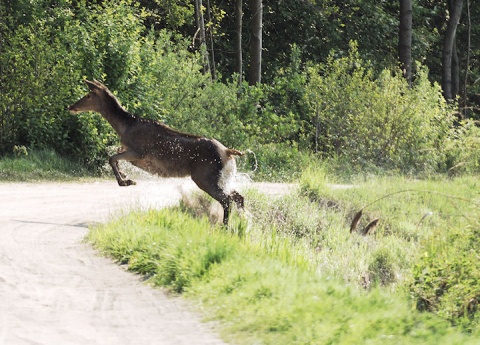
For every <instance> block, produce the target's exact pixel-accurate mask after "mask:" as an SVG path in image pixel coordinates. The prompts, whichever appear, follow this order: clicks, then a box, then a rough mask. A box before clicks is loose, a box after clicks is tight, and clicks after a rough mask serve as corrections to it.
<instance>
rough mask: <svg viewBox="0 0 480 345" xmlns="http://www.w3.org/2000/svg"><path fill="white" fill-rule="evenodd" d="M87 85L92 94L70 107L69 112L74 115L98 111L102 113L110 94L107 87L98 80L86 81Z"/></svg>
mask: <svg viewBox="0 0 480 345" xmlns="http://www.w3.org/2000/svg"><path fill="white" fill-rule="evenodd" d="M85 84H87V86H88V88H89V89H90V92H89V93H87V94H86V95H85V96H84V97H83V98H81V99H80V100H78V101H77V102H76V103H74V104H72V105H71V106H69V107H68V110H69V111H70V112H71V113H73V114H77V113H81V112H84V111H96V112H99V113H100V112H101V111H102V109H103V107H104V106H105V99H106V97H108V93H109V91H108V89H107V88H106V86H105V85H103V84H102V83H100V82H98V81H96V80H94V81H89V80H85Z"/></svg>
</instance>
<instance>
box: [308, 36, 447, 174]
mask: <svg viewBox="0 0 480 345" xmlns="http://www.w3.org/2000/svg"><path fill="white" fill-rule="evenodd" d="M308 75H309V81H308V84H307V91H306V101H307V103H308V104H309V106H310V109H311V114H312V120H311V121H312V122H313V123H314V126H315V128H316V133H315V138H314V140H315V143H316V150H317V151H320V152H322V153H323V155H324V156H326V157H338V158H340V159H344V160H346V161H348V162H349V163H350V164H351V165H352V166H353V167H358V168H360V169H367V170H368V169H374V168H373V167H376V168H386V169H389V170H398V171H401V172H419V171H423V172H433V171H437V170H438V169H439V166H441V165H442V164H443V162H444V161H445V158H444V155H445V153H444V150H443V149H444V145H445V140H446V139H447V138H448V130H449V128H450V127H451V126H452V123H453V118H452V117H451V116H449V115H448V114H449V113H448V108H447V105H446V104H445V102H444V100H443V98H442V96H441V92H440V89H439V87H438V86H437V85H431V84H430V83H429V82H428V79H427V72H426V71H425V70H422V69H420V71H419V73H418V75H417V78H416V82H415V85H414V86H413V88H411V89H410V88H409V87H408V85H407V83H406V81H405V80H404V79H403V78H402V77H401V76H399V74H397V75H392V74H391V72H390V71H388V70H384V71H383V72H382V73H381V74H380V75H379V76H378V78H375V77H374V75H373V70H372V69H371V68H368V67H365V65H364V62H363V61H362V60H361V59H360V57H359V55H358V52H357V49H356V46H355V45H354V44H352V46H351V50H350V54H349V56H348V57H345V58H341V59H334V58H333V56H331V57H330V58H329V60H328V61H327V63H326V64H325V65H318V66H314V67H311V68H310V69H309V71H308Z"/></svg>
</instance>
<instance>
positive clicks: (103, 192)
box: [0, 179, 275, 345]
mask: <svg viewBox="0 0 480 345" xmlns="http://www.w3.org/2000/svg"><path fill="white" fill-rule="evenodd" d="M264 187H265V186H264ZM195 188H196V186H195V185H194V184H193V182H191V181H190V180H186V179H164V180H162V179H153V180H146V181H138V184H137V185H136V186H132V187H128V188H120V187H118V186H117V184H116V182H115V181H102V182H89V183H36V184H33V183H1V184H0V344H8V345H11V344H13V345H16V344H82V345H86V344H88V345H91V344H102V345H106V344H115V345H120V344H142V345H143V344H175V345H181V344H189V345H192V344H199V345H201V344H223V342H222V341H221V340H220V339H219V337H218V335H217V334H215V332H214V331H213V330H212V328H211V327H210V326H209V325H208V324H205V323H202V322H200V316H199V315H197V314H196V313H194V312H192V309H191V308H189V306H188V305H187V304H186V302H185V301H184V300H181V299H179V298H174V297H169V296H166V294H165V293H164V292H162V290H159V289H153V288H150V287H149V286H146V285H145V284H143V283H142V282H140V280H139V278H138V277H137V276H135V275H133V274H130V273H128V272H125V271H124V270H122V269H121V268H120V267H119V266H117V265H116V264H114V263H113V262H112V261H111V260H108V259H106V258H102V257H100V256H98V255H97V254H96V253H95V251H94V250H93V249H92V248H91V247H90V246H89V245H87V244H85V243H82V240H83V238H84V236H85V235H86V233H87V231H88V229H87V227H88V225H89V224H91V223H95V222H104V221H107V220H108V219H110V218H112V217H115V216H118V215H119V214H121V212H128V210H130V209H138V208H148V207H155V208H161V207H165V206H167V205H172V204H176V203H178V201H179V199H180V197H181V195H182V190H186V191H189V190H192V189H195ZM266 188H267V189H271V190H275V187H274V186H273V185H272V186H266Z"/></svg>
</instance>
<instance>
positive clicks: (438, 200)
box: [88, 170, 480, 344]
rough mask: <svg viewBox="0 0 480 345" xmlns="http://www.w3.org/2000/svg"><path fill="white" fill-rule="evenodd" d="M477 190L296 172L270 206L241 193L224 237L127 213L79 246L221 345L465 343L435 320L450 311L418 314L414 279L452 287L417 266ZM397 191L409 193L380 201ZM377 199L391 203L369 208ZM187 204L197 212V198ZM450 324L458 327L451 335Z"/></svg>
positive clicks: (471, 215)
mask: <svg viewBox="0 0 480 345" xmlns="http://www.w3.org/2000/svg"><path fill="white" fill-rule="evenodd" d="M477 181H478V177H464V178H459V179H455V180H444V179H437V180H429V181H417V180H409V179H404V178H384V179H374V180H370V181H367V182H359V181H356V182H355V186H354V187H352V188H339V187H336V188H331V187H329V183H330V182H332V181H329V176H327V175H326V174H323V173H322V172H321V171H314V170H307V171H306V172H305V173H304V174H303V176H302V179H301V183H300V185H301V188H300V192H299V193H298V194H295V195H289V196H285V197H282V198H279V199H276V200H272V199H271V198H268V197H265V196H263V195H261V194H259V193H257V192H255V191H249V192H248V193H247V200H248V209H249V211H250V212H251V214H250V216H249V217H243V218H242V217H239V216H238V215H236V216H234V217H233V219H232V221H231V224H232V225H231V226H230V227H229V229H228V230H226V229H223V228H221V227H218V226H215V225H212V224H211V223H210V222H209V221H208V220H207V218H206V217H202V216H198V214H205V212H204V211H201V210H200V211H199V210H196V211H192V210H191V208H187V207H186V206H183V207H180V208H175V209H166V210H161V211H148V212H134V213H132V214H129V215H127V216H125V217H123V218H121V219H119V220H116V221H113V222H111V223H109V224H106V225H101V226H98V227H96V228H93V229H91V231H90V234H89V236H88V241H90V242H91V243H93V244H94V246H95V247H97V248H99V249H100V250H101V251H102V252H103V253H104V254H105V255H109V256H112V257H114V258H116V259H117V260H118V261H119V262H120V263H122V264H125V265H127V267H128V268H129V269H130V270H132V271H134V272H138V273H141V274H145V275H146V276H147V277H148V278H149V282H150V283H152V284H154V285H158V286H164V287H167V288H169V289H170V290H171V291H174V292H176V293H181V294H183V295H184V296H187V297H188V298H190V299H192V300H193V301H195V302H196V303H198V306H199V308H200V309H202V311H203V312H204V313H205V315H207V317H208V318H209V319H213V320H219V321H220V323H219V324H220V325H221V332H222V335H223V337H224V338H225V339H226V340H228V341H231V342H233V343H238V344H359V343H362V344H439V343H440V344H443V343H448V344H469V343H471V344H474V343H478V342H479V341H480V332H479V330H478V327H477V326H476V323H475V317H474V313H473V314H472V313H471V314H470V315H469V316H468V318H465V316H459V315H458V314H454V313H450V314H448V315H447V314H442V313H441V312H439V311H440V310H447V311H448V310H453V309H452V308H453V307H452V305H453V304H452V303H450V304H448V303H447V307H448V308H450V309H448V308H443V309H437V310H434V309H423V310H429V311H431V312H425V311H423V312H422V311H419V310H418V309H419V308H417V306H418V305H417V302H418V300H419V297H422V293H425V296H427V295H428V293H429V292H430V291H429V290H428V289H426V290H425V291H423V290H422V291H420V289H419V288H418V287H419V286H422V283H421V282H422V281H426V282H427V283H426V284H427V285H428V284H430V283H431V282H433V281H437V280H438V279H437V278H439V279H440V280H442V279H443V278H446V279H447V280H446V281H448V282H449V284H453V283H451V282H453V280H454V279H453V278H452V279H450V278H451V277H450V276H446V275H441V274H437V275H433V276H432V277H431V278H432V279H431V281H430V282H429V281H428V278H429V277H430V276H422V274H423V273H422V272H425V269H427V270H429V269H431V270H430V271H433V269H434V268H435V267H434V266H429V264H430V263H431V262H430V261H429V260H427V261H425V260H424V259H423V258H424V257H425V255H427V257H428V258H433V254H434V253H443V252H442V251H441V250H440V249H441V248H443V247H442V246H444V244H443V245H442V243H444V242H442V241H444V240H445V241H449V243H451V244H452V243H453V244H454V247H455V248H457V247H458V246H459V245H458V246H457V245H456V244H455V243H457V242H455V241H453V242H452V237H451V235H449V234H457V235H458V233H459V232H460V231H461V230H465V229H473V228H475V226H476V225H477V224H478V223H476V222H475V221H472V219H477V220H478V219H480V217H478V207H476V206H475V205H477V204H476V203H477V202H478V196H479V193H478V192H479V188H478V186H479V185H478V182H477ZM407 189H408V190H415V191H414V192H402V193H397V194H392V193H395V192H398V191H400V190H407ZM439 191H441V192H439ZM439 193H441V194H439ZM386 194H392V196H390V197H388V198H385V199H383V200H381V201H378V202H374V201H375V200H377V199H379V198H381V197H382V196H385V195H386ZM448 195H451V196H448ZM452 196H459V197H460V198H461V199H456V198H453V197H452ZM202 198H203V197H201V199H202ZM467 200H468V201H467ZM207 201H208V200H207ZM372 202H373V203H372ZM190 204H191V205H192V204H195V203H190ZM196 205H197V206H194V207H196V208H198V207H203V208H205V209H208V208H209V206H208V202H205V200H200V201H199V202H198V203H196ZM365 205H369V206H368V207H366V208H364V213H363V215H362V218H361V219H360V221H359V224H358V228H359V229H362V228H363V227H364V226H365V225H366V224H367V223H368V222H369V221H370V220H372V219H374V218H380V222H379V225H378V227H377V229H376V230H375V232H374V234H373V235H369V236H362V235H361V234H359V233H356V232H355V233H353V234H350V232H349V227H350V223H351V221H352V218H353V216H354V215H355V213H356V212H357V211H358V210H359V209H361V208H363V207H365ZM195 214H197V216H195ZM425 214H429V216H428V217H425V218H424V215H425ZM430 214H431V215H430ZM467 240H468V241H461V242H462V243H463V244H465V243H464V242H468V243H471V242H472V241H471V238H470V237H468V238H467ZM458 248H460V247H458ZM462 248H464V247H462ZM452 253H453V252H452ZM455 253H456V254H458V252H455ZM439 255H440V254H439ZM442 255H443V254H442ZM436 258H437V259H438V258H441V256H437V257H436ZM464 258H465V257H464ZM467 259H470V260H471V257H467ZM474 264H475V265H476V261H475V263H474ZM453 267H456V266H453ZM463 267H470V266H468V265H467V266H463ZM437 271H438V270H437ZM437 271H435V272H437ZM419 272H420V273H419ZM468 272H471V271H468ZM455 277H456V278H455V279H456V281H457V282H463V283H462V284H464V285H467V286H469V287H470V289H464V290H461V289H458V288H457V289H456V290H459V291H462V292H465V293H467V292H468V293H469V292H472V291H474V292H478V288H477V285H476V283H475V282H473V283H468V282H465V281H463V280H462V279H461V278H465V276H462V275H461V274H460V275H457V276H455ZM467 278H468V277H467ZM422 279H423V280H422ZM425 279H427V280H425ZM448 279H450V280H448ZM452 286H453V285H452ZM434 287H435V286H434V285H432V288H434ZM444 288H445V287H444ZM427 290H428V291H427ZM467 290H468V291H467ZM437 291H438V289H437ZM445 295H448V293H445ZM412 297H413V298H412ZM457 297H458V296H455V298H457ZM463 298H465V296H463ZM449 301H450V302H452V301H453V299H451V300H449ZM436 306H439V308H441V307H442V305H441V303H437V304H436ZM449 315H450V316H449ZM472 315H473V317H472ZM459 317H463V319H464V320H465V319H466V320H467V321H465V322H467V323H468V324H469V325H470V327H469V328H468V327H467V328H466V327H463V326H461V325H460V327H458V325H459V324H458V323H456V322H454V319H453V318H456V319H455V320H458V318H459Z"/></svg>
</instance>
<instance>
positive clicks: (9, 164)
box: [0, 146, 91, 182]
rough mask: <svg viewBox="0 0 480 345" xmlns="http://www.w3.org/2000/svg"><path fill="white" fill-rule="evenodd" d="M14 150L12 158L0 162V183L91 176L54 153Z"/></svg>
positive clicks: (83, 168)
mask: <svg viewBox="0 0 480 345" xmlns="http://www.w3.org/2000/svg"><path fill="white" fill-rule="evenodd" d="M15 148H16V149H15V151H14V152H13V153H14V155H13V156H11V155H9V156H7V157H3V158H2V159H1V160H0V181H28V182H31V181H39V180H48V181H51V180H55V181H57V180H58V181H68V180H71V179H72V178H80V177H86V176H89V175H91V173H89V172H88V171H87V170H86V169H85V167H84V166H82V165H81V164H78V162H72V161H70V160H68V159H66V158H63V157H60V156H59V155H58V154H57V153H55V151H52V150H33V151H31V150H30V151H28V150H27V149H26V147H25V146H16V147H15Z"/></svg>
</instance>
